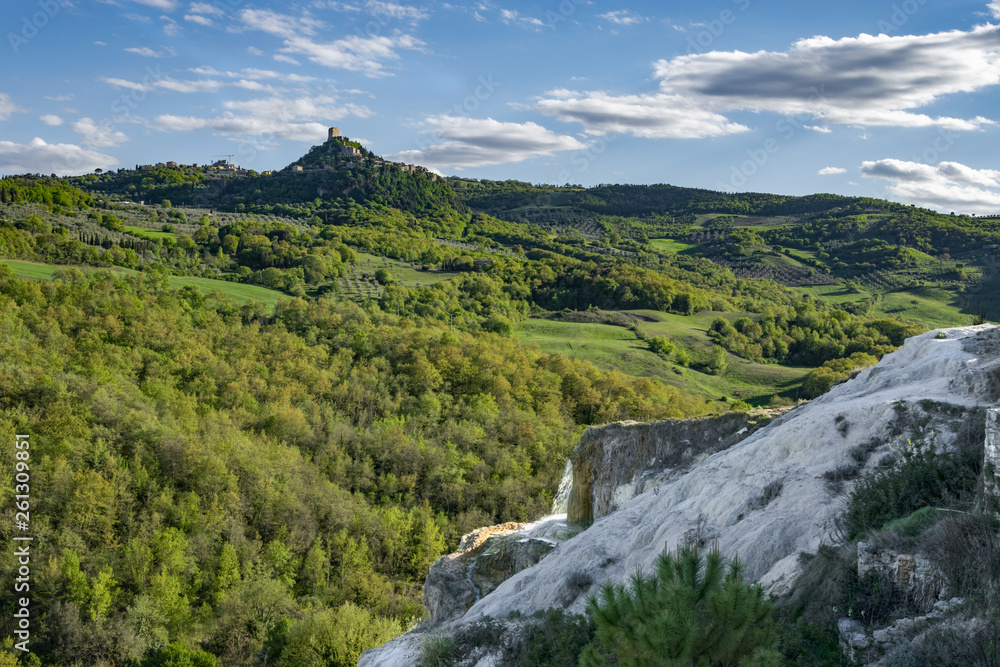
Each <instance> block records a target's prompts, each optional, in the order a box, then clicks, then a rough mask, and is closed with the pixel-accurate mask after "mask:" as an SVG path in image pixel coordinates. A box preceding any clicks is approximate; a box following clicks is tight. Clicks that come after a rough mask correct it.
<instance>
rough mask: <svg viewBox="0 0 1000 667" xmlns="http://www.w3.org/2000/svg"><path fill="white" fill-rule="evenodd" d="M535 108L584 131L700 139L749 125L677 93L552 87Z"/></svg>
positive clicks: (736, 132)
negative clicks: (621, 92)
mask: <svg viewBox="0 0 1000 667" xmlns="http://www.w3.org/2000/svg"><path fill="white" fill-rule="evenodd" d="M547 95H548V97H547V98H543V99H541V100H539V101H538V102H537V103H536V104H535V108H536V109H537V110H538V111H541V112H542V113H543V114H545V115H548V116H555V117H556V118H558V119H559V120H561V121H564V122H573V121H576V122H579V123H582V124H583V126H584V128H586V131H587V133H588V134H609V133H615V134H617V133H628V134H633V135H635V136H637V137H645V138H650V139H653V138H655V139H701V138H705V137H720V136H725V135H728V134H739V133H741V132H748V131H749V130H750V128H748V127H746V126H745V125H740V124H739V123H734V122H731V121H729V120H728V119H727V118H726V117H725V116H723V115H721V114H718V113H715V112H712V111H709V110H706V109H704V108H699V107H698V106H697V104H696V103H694V102H692V101H691V100H689V99H686V98H684V97H681V96H678V95H668V94H653V95H621V96H616V95H611V94H608V93H604V92H601V91H591V92H586V93H575V92H572V91H569V90H553V91H549V92H548V93H547Z"/></svg>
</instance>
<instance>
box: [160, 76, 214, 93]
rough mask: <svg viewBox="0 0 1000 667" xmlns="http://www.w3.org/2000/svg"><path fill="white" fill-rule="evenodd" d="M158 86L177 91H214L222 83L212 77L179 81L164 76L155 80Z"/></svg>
mask: <svg viewBox="0 0 1000 667" xmlns="http://www.w3.org/2000/svg"><path fill="white" fill-rule="evenodd" d="M155 85H156V87H157V88H163V89H164V90H172V91H174V92H176V93H214V92H215V91H217V90H218V89H219V88H221V87H222V84H221V83H219V82H218V81H214V80H212V79H199V80H196V81H178V80H177V79H173V78H171V77H164V78H162V79H159V80H157V81H156V82H155Z"/></svg>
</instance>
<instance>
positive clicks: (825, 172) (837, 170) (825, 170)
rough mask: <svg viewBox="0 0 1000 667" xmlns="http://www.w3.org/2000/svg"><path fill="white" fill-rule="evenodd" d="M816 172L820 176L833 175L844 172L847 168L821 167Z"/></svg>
mask: <svg viewBox="0 0 1000 667" xmlns="http://www.w3.org/2000/svg"><path fill="white" fill-rule="evenodd" d="M816 173H818V174H819V175H820V176H833V175H835V174H846V173H847V170H846V169H844V168H843V167H823V168H822V169H820V170H819V171H818V172H816Z"/></svg>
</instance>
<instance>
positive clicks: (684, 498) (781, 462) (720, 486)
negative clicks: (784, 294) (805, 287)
mask: <svg viewBox="0 0 1000 667" xmlns="http://www.w3.org/2000/svg"><path fill="white" fill-rule="evenodd" d="M939 336H940V337H939ZM998 378H1000V328H997V327H994V326H991V325H981V326H977V327H963V328H954V329H945V330H941V332H940V333H938V332H929V333H926V334H922V335H920V336H915V337H913V338H911V339H909V340H907V341H906V344H905V345H904V346H903V347H902V348H900V349H899V350H897V351H896V352H893V353H892V354H889V355H886V356H885V358H883V359H882V361H880V362H879V363H878V364H877V365H876V366H874V367H873V368H870V369H867V370H865V371H863V372H861V373H860V374H859V375H857V377H855V378H853V379H852V380H850V381H848V382H846V383H844V384H841V385H838V386H836V387H834V388H833V389H831V390H830V392H828V393H827V394H825V395H824V396H821V397H820V398H818V399H816V400H814V401H812V402H811V403H808V404H805V405H802V406H799V407H798V408H795V409H794V410H792V411H790V412H788V413H786V414H784V415H782V416H780V417H778V418H777V419H775V420H774V421H772V422H771V423H770V424H768V425H767V426H766V427H764V428H761V429H760V430H757V431H756V432H753V433H749V434H747V437H745V438H744V439H742V440H740V441H739V442H737V443H736V444H734V445H732V446H730V447H728V448H727V449H721V450H719V451H715V453H710V452H707V451H705V450H702V449H700V447H702V446H704V447H708V448H711V447H712V446H714V445H712V443H708V444H705V443H701V444H700V445H699V453H697V454H696V453H695V451H694V450H695V447H694V446H692V451H691V454H690V455H689V457H688V458H684V456H683V452H681V459H680V462H681V464H680V466H679V469H680V470H679V469H678V467H677V466H674V467H671V466H670V464H669V463H667V464H666V465H665V466H664V469H663V471H661V472H660V473H657V472H655V465H657V464H653V467H649V468H647V466H646V464H645V462H647V461H651V460H652V459H653V458H656V459H657V460H660V461H661V462H662V461H666V460H668V457H667V454H666V453H667V452H675V453H676V452H677V443H681V444H683V439H684V438H683V437H681V438H674V439H673V441H674V443H675V444H674V445H661V444H660V443H659V442H658V441H657V438H659V437H660V436H661V435H663V433H660V435H656V434H657V433H658V431H657V429H656V428H655V425H635V424H633V425H615V426H611V427H605V428H604V429H603V430H601V429H594V430H592V436H593V437H594V442H593V443H592V445H590V446H591V447H592V448H593V449H592V451H591V455H589V456H582V457H581V458H580V461H581V463H580V465H579V466H578V465H577V463H576V462H574V466H573V467H574V470H573V473H574V482H575V481H576V480H577V479H584V478H585V479H586V480H589V482H588V483H589V485H590V488H589V489H588V490H587V492H586V493H584V492H583V487H582V486H581V487H580V489H579V492H578V493H576V495H575V500H574V494H572V493H571V499H570V503H571V504H573V503H574V502H575V503H576V504H577V505H576V506H577V508H578V509H577V510H575V511H576V512H579V514H577V516H578V517H579V516H587V515H588V512H589V516H592V517H594V522H593V524H592V525H591V526H590V527H589V528H587V530H585V531H584V532H582V533H580V534H579V535H577V536H576V537H573V538H572V539H569V540H566V541H564V542H560V543H559V544H558V545H557V546H556V547H555V548H554V549H553V550H552V551H550V552H549V553H548V555H546V556H545V557H544V558H543V559H542V560H540V561H539V562H538V564H537V565H534V566H532V567H528V568H526V569H524V570H522V571H520V572H518V573H517V574H515V575H513V576H512V577H510V578H509V579H507V580H506V581H503V582H502V583H501V584H500V585H499V586H498V587H497V588H496V590H494V591H493V592H492V593H490V594H489V595H485V596H483V597H482V598H481V599H479V600H478V601H477V602H475V604H473V605H472V607H471V608H470V609H469V610H468V611H467V612H466V613H465V614H464V615H463V616H462V617H461V618H458V619H456V620H453V621H450V622H448V623H446V624H444V625H443V626H440V627H438V628H437V629H436V631H437V632H442V633H448V632H450V631H453V629H454V628H455V627H457V625H458V624H464V623H470V622H474V621H476V620H480V619H482V618H483V617H484V616H491V617H492V618H494V619H505V618H507V616H508V614H509V613H510V612H515V611H516V612H519V613H520V614H521V615H528V614H531V613H533V612H535V611H537V610H543V609H546V608H550V607H559V608H564V609H567V610H569V611H572V612H577V613H579V612H582V611H583V610H584V609H585V606H586V593H588V592H590V591H594V590H596V587H597V586H598V585H599V584H600V583H601V582H604V581H607V580H609V579H610V580H612V581H614V582H623V581H624V580H625V579H626V578H627V577H628V576H629V575H630V574H632V573H634V572H635V571H636V568H639V567H641V568H643V569H644V570H645V571H649V570H650V568H651V567H652V565H653V563H654V562H655V559H656V557H657V555H658V554H659V553H661V552H662V551H663V550H664V549H673V548H674V547H675V546H676V545H677V544H679V543H682V542H685V541H687V542H691V541H694V542H701V543H710V542H715V543H717V544H718V547H719V549H720V551H721V552H722V553H723V554H724V555H726V556H729V557H732V556H734V555H738V556H739V558H740V560H741V561H742V562H743V563H744V566H745V568H746V570H745V571H746V574H747V576H749V577H751V578H754V579H758V580H760V581H761V582H762V583H763V584H764V585H765V586H767V587H769V588H770V590H771V591H773V592H775V593H781V592H783V591H785V590H787V589H788V588H789V587H790V586H791V584H792V583H793V582H794V580H795V577H796V576H797V575H798V572H799V553H800V552H803V551H805V552H815V551H816V550H817V548H818V547H819V545H820V544H821V543H828V544H829V543H836V542H837V531H836V529H835V519H836V518H837V517H838V516H839V515H840V514H841V512H842V511H843V507H844V502H845V499H846V496H845V494H844V493H842V492H839V493H838V492H837V489H836V488H835V487H831V485H830V484H829V480H830V479H831V478H835V477H837V475H839V474H841V471H843V470H853V471H854V474H860V475H863V474H865V472H866V471H868V470H870V469H871V468H873V467H874V466H875V465H876V462H877V461H878V460H879V459H880V458H881V457H883V456H885V455H889V454H891V447H898V445H900V444H902V443H905V441H906V439H908V438H920V437H931V432H933V433H934V434H936V435H935V436H934V437H935V439H936V442H937V444H938V445H945V446H946V445H947V444H948V443H949V442H951V441H953V440H955V439H956V437H957V433H958V432H959V430H960V429H961V428H962V426H963V422H964V421H966V420H967V419H968V414H967V412H968V411H969V410H971V409H974V408H982V407H986V406H992V405H995V404H996V400H997V398H998V397H1000V382H998ZM942 406H944V407H942ZM733 426H735V424H733ZM664 429H665V430H666V427H664ZM630 430H631V431H632V433H630ZM738 430H739V429H738V428H737V429H735V431H738ZM735 431H732V432H730V433H728V434H727V435H731V434H732V433H733V432H735ZM602 434H603V435H602ZM663 437H670V436H665V435H664V436H663ZM717 437H718V435H716V438H717ZM994 442H996V441H994ZM694 444H695V443H694V442H693V441H692V445H694ZM615 447H618V449H617V450H616V449H615ZM622 448H625V449H630V450H632V451H635V452H639V453H640V455H639V456H637V457H634V458H633V459H632V460H625V459H624V458H623V457H622V456H615V455H608V456H605V452H613V451H619V452H620V451H622ZM684 451H686V449H685V450H684ZM656 452H662V453H656ZM859 452H863V454H859ZM703 455H707V457H706V458H703ZM661 457H662V459H661ZM636 460H638V461H639V462H640V463H642V465H638V464H636V463H635V461H636ZM994 460H996V459H994ZM619 461H622V462H623V463H625V465H626V466H628V469H627V470H625V471H623V472H618V471H616V470H614V467H615V466H616V465H617V464H618V462H619ZM587 465H589V466H590V469H589V470H586V466H587ZM994 465H996V464H994ZM678 470H679V471H678ZM650 479H656V480H657V481H656V482H655V483H652V484H650V483H647V482H646V481H644V480H650ZM574 487H576V484H575V483H574ZM625 488H629V489H631V490H630V491H627V492H625V491H621V492H620V490H621V489H625ZM576 491H577V489H576V488H574V492H576ZM632 493H637V494H638V495H636V496H635V497H632V498H628V497H627V496H629V495H630V494H632ZM588 498H589V499H590V500H589V504H590V508H589V510H588V509H586V506H587V503H588V501H587V499H588ZM422 640H423V637H422V636H421V634H420V632H419V631H416V632H413V633H409V634H407V635H404V636H403V637H400V638H398V639H396V640H394V641H392V642H389V643H388V644H386V645H385V646H382V647H379V648H377V649H372V650H370V651H367V652H366V653H365V654H364V655H363V656H362V658H361V661H360V663H359V664H360V665H363V666H364V667H371V666H376V665H404V664H413V659H412V656H413V655H415V653H414V651H417V650H418V649H419V645H420V642H421V641H422Z"/></svg>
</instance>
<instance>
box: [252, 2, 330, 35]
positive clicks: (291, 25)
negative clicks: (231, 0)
mask: <svg viewBox="0 0 1000 667" xmlns="http://www.w3.org/2000/svg"><path fill="white" fill-rule="evenodd" d="M239 18H240V21H242V22H243V24H244V25H245V26H246V27H247V28H250V29H252V30H260V31H262V32H266V33H269V34H271V35H276V36H278V37H282V38H284V39H294V38H298V37H301V36H303V35H310V36H311V35H315V34H316V30H317V29H318V28H322V27H324V24H323V22H322V21H318V20H316V19H313V18H309V17H303V18H295V17H294V16H288V15H286V14H279V13H277V12H272V11H271V10H269V9H243V10H241V11H240V16H239Z"/></svg>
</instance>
